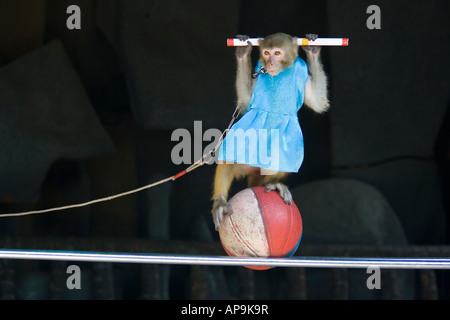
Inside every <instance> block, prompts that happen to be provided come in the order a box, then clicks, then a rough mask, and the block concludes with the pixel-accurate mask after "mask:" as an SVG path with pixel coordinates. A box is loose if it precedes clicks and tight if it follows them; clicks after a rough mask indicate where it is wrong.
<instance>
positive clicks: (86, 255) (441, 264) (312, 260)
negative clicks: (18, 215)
mask: <svg viewBox="0 0 450 320" xmlns="http://www.w3.org/2000/svg"><path fill="white" fill-rule="evenodd" d="M0 259H24V260H54V261H85V262H112V263H149V264H182V265H216V266H271V267H312V268H368V267H379V268H388V269H446V270H450V258H361V257H291V258H276V257H269V258H265V257H229V256H213V257H210V256H194V255H181V254H178V255H163V254H131V253H101V252H80V251H76V252H73V251H47V250H13V249H9V250H0Z"/></svg>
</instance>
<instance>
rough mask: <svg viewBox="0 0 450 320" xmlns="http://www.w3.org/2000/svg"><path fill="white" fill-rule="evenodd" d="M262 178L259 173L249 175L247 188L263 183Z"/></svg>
mask: <svg viewBox="0 0 450 320" xmlns="http://www.w3.org/2000/svg"><path fill="white" fill-rule="evenodd" d="M263 181H264V178H263V177H262V176H260V175H249V176H248V181H247V186H248V187H249V188H251V187H256V186H261V185H263Z"/></svg>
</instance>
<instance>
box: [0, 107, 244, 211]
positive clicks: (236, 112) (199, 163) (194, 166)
mask: <svg viewBox="0 0 450 320" xmlns="http://www.w3.org/2000/svg"><path fill="white" fill-rule="evenodd" d="M239 113H240V107H239V106H237V107H236V109H235V110H234V112H233V115H232V117H231V121H230V123H229V124H228V127H227V128H226V129H225V130H224V131H223V132H222V134H221V136H220V138H219V141H218V142H217V144H216V145H215V146H214V149H213V150H211V152H208V153H204V154H203V155H202V157H201V158H200V159H199V160H197V161H196V162H194V163H193V164H192V165H190V166H189V167H188V168H187V169H185V170H183V171H180V172H179V173H177V174H175V175H173V176H171V177H168V178H165V179H162V180H159V181H156V182H154V183H151V184H148V185H145V186H142V187H139V188H137V189H133V190H129V191H126V192H122V193H118V194H115V195H112V196H108V197H104V198H99V199H95V200H90V201H87V202H82V203H78V204H71V205H67V206H61V207H55V208H50V209H44V210H32V211H25V212H18V213H5V214H0V218H7V217H21V216H28V215H32V214H40V213H47V212H53V211H62V210H68V209H74V208H81V207H87V206H90V205H92V204H95V203H99V202H106V201H111V200H114V199H117V198H120V197H125V196H128V195H130V194H134V193H138V192H141V191H143V190H147V189H150V188H153V187H156V186H158V185H160V184H163V183H166V182H169V181H175V180H176V179H178V178H180V177H182V176H184V175H185V174H187V173H189V172H191V171H193V170H195V169H197V168H199V167H201V166H203V165H204V164H205V162H206V160H205V157H206V156H208V155H210V156H211V157H212V158H214V157H215V155H216V151H217V149H219V147H220V146H221V144H222V142H223V140H224V138H225V136H226V135H227V133H228V131H229V130H230V128H231V126H232V125H233V123H234V122H235V121H236V119H237V118H238V116H239Z"/></svg>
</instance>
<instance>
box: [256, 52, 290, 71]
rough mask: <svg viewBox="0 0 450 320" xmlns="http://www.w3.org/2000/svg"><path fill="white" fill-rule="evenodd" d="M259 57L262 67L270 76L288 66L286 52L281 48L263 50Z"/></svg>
mask: <svg viewBox="0 0 450 320" xmlns="http://www.w3.org/2000/svg"><path fill="white" fill-rule="evenodd" d="M261 57H262V61H261V63H262V65H263V66H264V68H266V70H267V72H268V73H269V74H270V75H271V76H276V75H277V74H279V73H280V72H281V71H283V70H284V69H285V68H286V67H288V66H289V61H288V59H286V52H285V51H284V50H283V49H281V48H277V47H275V48H264V49H263V50H262V52H261Z"/></svg>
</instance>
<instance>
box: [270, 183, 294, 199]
mask: <svg viewBox="0 0 450 320" xmlns="http://www.w3.org/2000/svg"><path fill="white" fill-rule="evenodd" d="M272 190H278V192H279V193H280V196H281V198H282V199H283V200H284V202H285V203H286V204H291V203H292V194H291V192H290V191H289V189H288V187H287V186H286V185H284V184H282V183H279V182H278V183H269V184H266V192H270V191H272Z"/></svg>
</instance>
